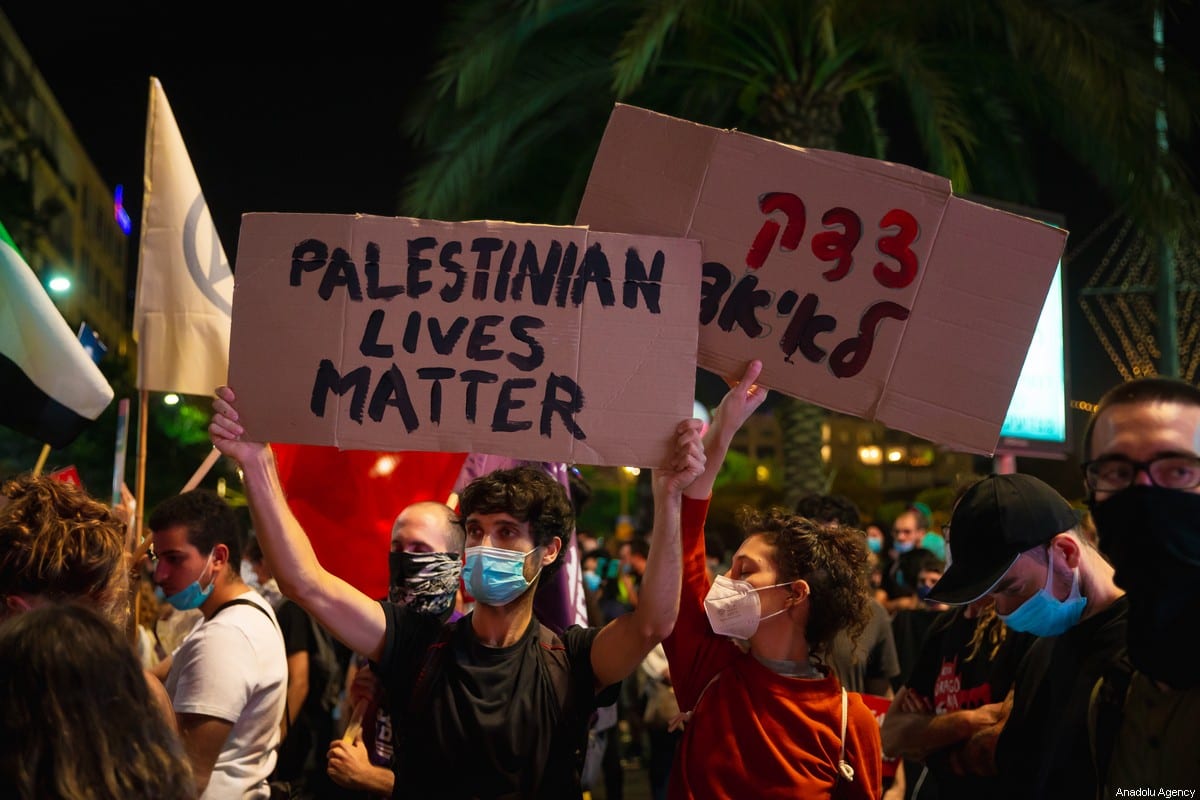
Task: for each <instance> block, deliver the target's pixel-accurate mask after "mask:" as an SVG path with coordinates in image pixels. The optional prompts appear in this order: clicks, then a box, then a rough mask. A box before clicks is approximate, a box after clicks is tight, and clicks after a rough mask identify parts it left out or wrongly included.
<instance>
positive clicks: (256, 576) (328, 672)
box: [241, 534, 345, 800]
mask: <svg viewBox="0 0 1200 800" xmlns="http://www.w3.org/2000/svg"><path fill="white" fill-rule="evenodd" d="M247 564H249V565H250V569H247V568H246V565H247ZM247 574H248V575H249V577H250V578H251V579H252V580H253V581H254V583H253V584H251V583H250V581H246V583H247V585H252V586H254V588H255V591H258V592H259V593H260V594H263V591H262V590H263V589H267V590H268V591H269V590H270V589H269V587H273V586H275V579H274V577H273V576H272V575H271V568H270V567H269V566H267V564H266V563H265V562H264V560H263V556H262V548H261V547H259V545H258V539H257V538H256V537H255V536H254V535H253V534H251V535H250V536H247V537H246V541H245V544H244V545H243V552H242V569H241V575H242V579H243V580H245V579H246V577H247ZM275 592H278V588H277V587H276V588H275ZM263 599H265V600H267V601H268V602H270V603H271V606H272V607H273V608H274V609H275V618H276V619H277V620H278V622H279V629H280V631H281V632H282V633H283V649H284V653H285V654H286V656H287V673H288V674H287V707H286V711H285V712H284V718H283V719H282V720H281V721H280V731H279V735H280V743H279V751H278V755H277V757H276V759H275V769H274V770H272V771H271V775H270V777H269V779H268V780H269V782H270V784H271V787H272V790H273V791H275V790H283V789H286V791H287V794H288V797H289V798H290V800H318V799H319V798H328V797H330V795H331V794H332V793H333V791H334V786H333V784H332V782H331V781H330V779H329V776H328V774H327V772H326V753H327V752H328V750H329V744H330V742H331V741H332V739H333V709H334V708H335V707H336V706H337V703H338V700H339V699H340V696H341V691H342V686H343V683H344V681H345V668H344V667H343V665H342V663H341V659H340V657H339V653H338V652H337V650H336V648H335V643H334V641H333V638H332V637H331V636H330V635H329V633H328V632H327V631H325V630H324V629H323V628H322V627H321V626H320V625H318V624H317V623H316V622H314V621H313V619H312V618H311V617H310V616H309V615H308V614H307V613H306V612H305V611H304V609H302V608H301V607H300V606H298V605H297V604H295V603H293V602H292V601H291V600H288V599H287V598H286V597H284V596H283V595H282V594H280V595H279V599H278V602H272V601H271V600H270V599H269V598H268V597H267V596H266V595H265V594H263Z"/></svg>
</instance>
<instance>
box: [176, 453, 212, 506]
mask: <svg viewBox="0 0 1200 800" xmlns="http://www.w3.org/2000/svg"><path fill="white" fill-rule="evenodd" d="M220 457H221V451H220V450H218V449H217V448H216V447H213V449H212V450H210V451H209V453H208V455H207V456H205V457H204V461H203V462H201V464H200V466H198V467H196V471H195V472H194V473H193V474H192V477H190V478H188V482H187V483H186V484H184V487H183V488H182V489H180V490H179V493H180V494H183V493H184V492H190V491H191V490H192V489H195V488H196V487H197V486H199V485H200V481H202V480H204V476H205V475H207V474H208V471H209V470H211V469H212V468H213V464H216V463H217V459H218V458H220Z"/></svg>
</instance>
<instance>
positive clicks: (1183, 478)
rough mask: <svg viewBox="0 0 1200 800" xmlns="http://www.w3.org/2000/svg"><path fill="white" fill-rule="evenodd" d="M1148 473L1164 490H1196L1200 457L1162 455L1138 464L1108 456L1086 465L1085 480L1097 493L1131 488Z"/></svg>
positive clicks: (1199, 473) (1124, 458) (1199, 472)
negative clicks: (1139, 474)
mask: <svg viewBox="0 0 1200 800" xmlns="http://www.w3.org/2000/svg"><path fill="white" fill-rule="evenodd" d="M1139 472H1145V473H1146V475H1148V476H1149V477H1150V482H1151V483H1153V484H1154V485H1155V486H1158V487H1159V488H1162V489H1195V488H1196V487H1197V486H1200V458H1198V457H1196V456H1159V457H1158V458H1152V459H1150V460H1149V461H1134V460H1133V459H1131V458H1126V457H1125V456H1104V457H1103V458H1097V459H1095V460H1094V461H1088V462H1087V463H1085V464H1084V465H1083V479H1084V481H1085V482H1086V483H1087V485H1088V488H1090V489H1092V490H1093V491H1097V492H1119V491H1121V490H1122V489H1128V488H1129V487H1130V486H1132V485H1133V482H1134V481H1135V480H1136V479H1137V476H1138V473H1139Z"/></svg>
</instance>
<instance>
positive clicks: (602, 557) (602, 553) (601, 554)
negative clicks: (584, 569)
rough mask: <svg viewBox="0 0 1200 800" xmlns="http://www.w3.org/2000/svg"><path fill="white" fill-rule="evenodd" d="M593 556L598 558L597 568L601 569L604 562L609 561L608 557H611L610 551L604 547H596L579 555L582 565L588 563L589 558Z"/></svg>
mask: <svg viewBox="0 0 1200 800" xmlns="http://www.w3.org/2000/svg"><path fill="white" fill-rule="evenodd" d="M593 558H594V559H596V569H599V568H600V567H601V566H602V565H603V564H605V563H606V562H607V561H608V559H609V555H608V551H607V550H605V549H604V548H602V547H596V548H594V549H592V550H588V551H587V552H586V553H584V554H583V555H581V556H580V557H579V564H580V566H582V565H583V564H585V563H587V562H588V561H589V560H591V559H593Z"/></svg>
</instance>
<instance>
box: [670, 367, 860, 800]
mask: <svg viewBox="0 0 1200 800" xmlns="http://www.w3.org/2000/svg"><path fill="white" fill-rule="evenodd" d="M761 370H762V364H761V363H760V362H758V361H753V362H751V363H750V366H749V367H748V368H747V369H746V373H745V375H743V377H742V379H741V381H740V382H739V383H738V384H737V385H736V386H734V387H733V388H732V389H730V391H729V393H728V394H727V395H726V396H725V399H724V400H722V401H721V405H720V407H719V408H718V409H717V412H716V414H715V415H714V418H713V422H712V425H711V426H710V428H709V430H708V432H707V433H706V434H705V451H706V456H707V466H706V468H705V472H704V473H703V474H702V475H701V476H700V477H699V478H697V479H696V481H695V482H694V483H693V484H692V485H691V486H690V487H688V488H687V489H686V490H685V491H684V501H683V518H682V526H683V591H682V593H681V596H680V607H679V618H678V621H677V622H676V623H675V630H674V632H673V633H672V634H671V636H670V637H668V638H667V639H666V641H664V642H663V645H664V647H665V648H666V651H667V658H668V659H669V662H670V675H671V680H672V683H673V684H674V687H675V694H676V697H677V698H678V701H679V707H680V708H681V709H684V711H685V714H684V719H683V720H681V722H683V723H684V724H685V727H684V734H683V739H682V740H681V741H680V744H679V749H678V754H677V756H676V760H675V765H674V769H673V771H672V774H671V784H670V792H669V794H670V797H671V798H672V800H683V799H684V798H697V799H699V798H714V799H720V800H744V799H745V798H750V797H753V798H756V800H763V799H769V798H788V800H794V798H806V800H807V799H808V798H823V797H837V798H868V799H869V800H877V799H878V798H879V797H880V795H881V793H882V790H881V788H880V785H881V777H882V776H881V761H880V759H881V755H880V744H879V725H878V723H877V722H876V721H875V717H874V716H873V715H872V713H871V712H870V710H868V709H867V707H866V706H865V705H864V704H863V702H862V700H861V699H859V697H858V695H857V694H847V693H846V692H845V691H844V690H843V689H842V687H841V684H840V683H838V680H837V678H836V677H834V676H833V675H832V674H831V672H830V670H829V669H828V668H827V667H824V666H822V665H821V664H820V663H819V659H818V658H814V656H815V655H816V654H817V653H819V652H820V651H821V649H822V648H824V647H825V646H826V645H828V644H829V642H831V641H832V639H833V636H834V634H835V633H836V632H837V631H838V630H840V629H843V628H846V629H849V630H850V632H851V634H852V635H857V634H858V633H859V632H860V631H861V630H862V628H863V626H864V625H865V624H866V621H867V618H868V615H869V610H868V597H869V595H868V592H869V588H868V579H867V576H868V551H867V546H866V541H865V539H864V537H863V535H862V533H861V532H859V531H855V530H853V529H850V528H842V527H839V526H824V525H818V524H816V523H813V522H810V521H809V520H806V519H804V518H802V517H798V516H796V515H794V514H790V513H787V512H785V511H783V510H781V509H775V510H772V511H769V512H765V513H753V512H752V513H750V514H749V515H748V516H747V518H746V521H745V522H744V527H745V530H746V533H747V538H746V540H745V541H744V542H743V543H742V545H741V547H740V548H738V551H737V553H736V554H735V555H734V557H733V564H732V566H731V568H730V570H729V572H727V573H726V574H725V575H723V576H718V578H717V580H716V582H715V583H713V584H712V585H711V587H710V585H709V581H708V573H707V572H706V569H705V565H706V561H705V552H704V519H705V515H706V514H707V511H708V498H709V495H710V494H711V492H712V486H713V481H714V479H715V478H716V474H717V472H718V471H719V470H720V468H721V462H722V461H723V460H724V458H725V454H726V452H727V451H728V449H729V444H730V442H731V441H732V439H733V435H734V433H735V432H736V431H737V429H738V428H739V427H741V425H742V423H744V422H745V421H746V420H747V419H748V418H749V417H750V415H751V414H753V413H754V411H755V409H757V408H758V407H759V406H760V405H762V402H763V400H764V399H765V398H766V394H767V393H766V390H765V389H763V388H761V387H758V386H756V385H755V384H754V381H755V380H756V379H757V378H758V375H759V373H760V372H761Z"/></svg>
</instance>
